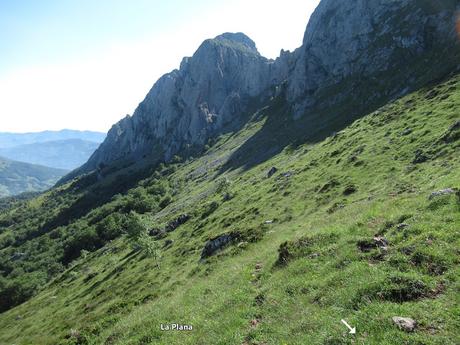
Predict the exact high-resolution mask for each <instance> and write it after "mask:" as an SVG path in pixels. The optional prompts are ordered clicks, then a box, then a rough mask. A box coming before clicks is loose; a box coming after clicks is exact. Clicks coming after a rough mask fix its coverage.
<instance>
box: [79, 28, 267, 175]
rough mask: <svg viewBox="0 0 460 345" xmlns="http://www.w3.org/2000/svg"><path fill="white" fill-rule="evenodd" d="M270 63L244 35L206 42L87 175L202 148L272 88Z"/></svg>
mask: <svg viewBox="0 0 460 345" xmlns="http://www.w3.org/2000/svg"><path fill="white" fill-rule="evenodd" d="M270 65H271V62H270V61H268V60H267V59H265V58H264V57H262V56H261V55H260V54H259V52H258V51H257V49H256V46H255V44H254V42H253V41H252V40H251V39H249V38H248V37H247V36H245V35H244V34H242V33H236V34H233V33H226V34H223V35H220V36H218V37H216V38H214V39H209V40H206V41H204V42H203V44H202V45H201V46H200V47H199V48H198V50H197V51H196V52H195V54H194V55H193V56H192V57H190V58H184V59H183V61H182V63H181V66H180V69H179V70H175V71H173V72H171V73H168V74H166V75H164V76H163V77H161V78H160V79H159V80H158V81H157V82H156V83H155V85H154V86H153V87H152V89H151V90H150V92H149V93H148V94H147V96H146V97H145V99H144V101H143V102H142V103H141V104H140V105H139V107H138V108H137V109H136V111H135V112H134V114H133V116H127V117H125V118H124V119H123V120H121V121H120V122H118V123H117V124H115V125H114V126H113V127H112V129H111V130H110V131H109V133H108V136H107V139H106V141H105V142H104V143H103V144H102V145H101V146H100V148H99V149H98V150H97V151H96V152H95V154H94V155H93V157H91V159H90V160H89V162H88V163H87V164H86V165H85V166H84V167H83V168H84V169H85V170H91V169H94V168H97V167H98V166H99V165H101V164H108V163H110V162H112V161H114V160H117V159H123V158H137V157H141V156H143V155H148V154H151V153H152V151H153V150H157V151H161V152H162V155H163V158H164V159H165V160H168V159H170V158H171V157H172V156H173V155H174V154H176V153H178V152H179V151H180V150H181V149H183V148H185V147H186V146H193V145H203V144H204V143H205V142H206V140H207V139H209V137H211V136H212V135H214V134H216V133H218V132H219V130H220V129H222V128H223V127H224V126H225V125H227V124H229V123H231V122H232V121H234V120H235V119H236V118H238V117H239V115H241V113H242V112H244V111H245V109H246V107H247V104H248V102H249V101H250V100H251V99H253V98H256V97H259V96H261V95H262V94H263V93H264V91H265V90H266V89H267V87H268V85H269V77H270V73H269V69H270Z"/></svg>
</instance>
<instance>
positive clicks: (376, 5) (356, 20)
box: [287, 0, 460, 116]
mask: <svg viewBox="0 0 460 345" xmlns="http://www.w3.org/2000/svg"><path fill="white" fill-rule="evenodd" d="M459 3H460V2H459V1H450V0H436V1H433V0H347V1H341V0H323V1H321V3H320V4H319V6H318V7H317V9H316V11H315V12H314V14H313V15H312V17H311V20H310V22H309V24H308V26H307V29H306V32H305V36H304V39H303V45H302V47H301V48H300V49H299V50H298V51H297V52H296V55H297V56H295V57H294V58H295V60H296V62H295V67H294V68H293V70H292V71H291V72H290V75H289V86H288V92H287V97H288V101H289V102H290V103H291V104H292V105H293V109H294V113H295V114H294V115H295V116H300V115H302V112H304V111H305V109H306V108H308V106H310V105H312V104H314V103H315V93H316V92H317V91H318V90H320V89H321V88H324V87H327V86H330V85H333V84H337V83H339V82H340V81H342V80H344V79H345V78H347V77H351V76H353V77H355V78H357V79H359V78H361V79H366V78H370V77H372V76H374V75H376V73H382V72H386V71H388V72H389V73H398V74H399V77H400V79H401V80H405V83H406V85H405V86H404V87H405V88H407V89H409V88H410V87H411V84H412V83H413V82H414V78H412V77H413V76H412V75H410V74H411V73H419V74H420V71H417V70H415V69H411V67H412V66H411V65H413V64H415V63H416V62H418V60H420V59H421V58H426V59H431V58H432V54H430V53H432V52H433V51H434V50H438V49H444V50H445V52H444V53H446V54H449V48H448V47H449V45H450V44H452V43H453V42H455V40H456V37H455V19H456V18H455V13H456V9H457V8H458V5H459ZM438 62H439V61H426V65H427V67H429V65H432V64H435V63H438ZM407 67H409V68H407ZM389 87H390V88H391V87H393V85H389ZM394 87H395V88H397V87H400V86H399V85H394Z"/></svg>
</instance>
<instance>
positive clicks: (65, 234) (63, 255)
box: [0, 166, 178, 312]
mask: <svg viewBox="0 0 460 345" xmlns="http://www.w3.org/2000/svg"><path fill="white" fill-rule="evenodd" d="M173 171H174V168H172V167H171V166H161V167H160V168H159V170H158V171H156V172H155V173H154V174H153V175H151V177H149V178H148V179H146V180H143V181H141V182H139V183H138V185H137V187H135V188H133V189H131V190H129V191H127V192H126V193H120V194H117V195H114V196H112V197H111V198H110V200H109V201H108V202H105V200H106V195H104V193H103V191H101V190H100V188H101V187H96V188H99V190H97V189H96V188H95V187H94V186H91V187H88V186H87V185H86V184H83V185H82V186H80V187H78V188H80V189H77V190H76V189H75V188H77V187H75V186H78V184H79V183H80V182H79V181H77V182H76V183H74V184H73V185H72V187H71V188H67V189H55V190H53V191H51V192H49V193H47V194H46V195H42V196H39V197H38V198H36V199H30V200H27V199H26V200H24V201H23V202H17V201H16V200H15V203H14V205H13V206H12V207H10V203H8V207H5V208H4V209H3V210H0V312H1V311H5V310H8V309H10V308H11V307H14V306H15V305H18V304H20V303H22V302H24V301H26V300H27V299H29V298H30V297H31V296H33V295H34V294H35V293H36V292H37V290H38V289H39V288H40V287H41V286H43V285H44V284H45V283H46V282H47V281H49V280H50V279H51V278H53V277H54V276H56V275H57V274H59V273H60V272H63V271H64V270H65V268H66V266H67V265H69V264H70V263H71V262H72V261H73V260H75V259H77V258H79V257H80V256H81V255H82V253H85V252H92V251H95V250H97V249H99V248H101V247H103V246H104V245H105V244H106V243H108V242H110V241H112V240H114V239H116V238H118V237H120V236H127V237H128V238H129V239H130V241H131V242H132V246H133V248H135V249H136V250H140V251H143V252H144V253H145V254H146V255H148V256H150V257H153V258H155V259H158V258H159V257H160V255H159V248H158V244H157V243H156V242H155V241H154V239H153V238H151V237H150V236H148V232H147V228H146V227H145V225H144V224H143V222H142V220H141V217H140V215H141V214H145V213H150V212H157V211H159V210H161V209H162V208H164V207H166V206H167V205H168V204H169V203H171V202H172V200H173V195H174V188H178V186H176V185H172V184H171V183H170V182H169V181H168V176H169V174H170V173H171V172H173ZM85 178H87V177H84V179H85ZM105 188H107V189H109V188H110V186H106V187H105ZM82 205H83V206H84V207H81V206H82ZM84 210H87V211H86V213H84ZM157 261H158V260H157Z"/></svg>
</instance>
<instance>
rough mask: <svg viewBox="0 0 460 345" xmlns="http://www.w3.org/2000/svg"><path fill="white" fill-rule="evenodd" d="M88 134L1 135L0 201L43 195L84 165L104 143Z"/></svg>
mask: <svg viewBox="0 0 460 345" xmlns="http://www.w3.org/2000/svg"><path fill="white" fill-rule="evenodd" d="M104 138H105V134H104V133H99V132H91V131H75V130H68V129H65V130H61V131H44V132H36V133H5V132H2V133H0V197H5V196H12V195H17V194H19V193H24V192H37V191H43V190H45V189H47V188H49V187H51V186H53V185H54V184H55V183H56V181H57V180H58V179H59V178H61V177H62V176H63V175H64V174H66V173H67V172H68V171H70V170H72V169H75V168H77V167H79V166H80V165H82V164H83V163H85V162H86V161H87V160H88V158H89V157H90V156H91V155H92V154H93V152H94V151H95V150H96V149H97V147H98V146H99V144H100V143H101V142H102V141H103V140H104Z"/></svg>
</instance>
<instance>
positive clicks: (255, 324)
mask: <svg viewBox="0 0 460 345" xmlns="http://www.w3.org/2000/svg"><path fill="white" fill-rule="evenodd" d="M259 323H260V320H259V319H253V320H251V327H252V328H256V327H257V326H258V325H259Z"/></svg>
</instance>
